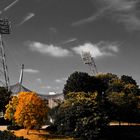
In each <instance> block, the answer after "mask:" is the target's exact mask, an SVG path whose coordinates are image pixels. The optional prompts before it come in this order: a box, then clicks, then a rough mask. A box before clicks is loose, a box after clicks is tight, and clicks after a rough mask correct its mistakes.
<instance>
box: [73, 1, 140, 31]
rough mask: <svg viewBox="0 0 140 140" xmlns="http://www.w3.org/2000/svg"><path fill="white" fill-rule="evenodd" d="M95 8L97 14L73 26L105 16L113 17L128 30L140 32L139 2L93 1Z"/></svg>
mask: <svg viewBox="0 0 140 140" xmlns="http://www.w3.org/2000/svg"><path fill="white" fill-rule="evenodd" d="M91 1H92V3H93V6H95V5H96V6H98V10H97V11H96V13H93V14H92V15H89V17H87V18H85V19H82V20H80V21H77V22H75V23H72V26H78V25H83V24H86V23H89V22H93V21H95V20H97V19H98V18H101V17H103V16H105V17H109V18H110V17H112V19H113V20H114V21H116V22H119V23H122V24H124V26H125V27H126V28H127V29H128V30H140V12H139V6H138V5H140V1H139V0H98V1H96V3H95V0H91Z"/></svg>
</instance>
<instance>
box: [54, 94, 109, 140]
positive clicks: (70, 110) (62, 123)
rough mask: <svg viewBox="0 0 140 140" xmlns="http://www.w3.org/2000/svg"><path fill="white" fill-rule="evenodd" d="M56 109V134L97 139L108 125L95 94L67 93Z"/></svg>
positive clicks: (88, 139) (87, 139) (90, 139)
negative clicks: (65, 98) (66, 96)
mask: <svg viewBox="0 0 140 140" xmlns="http://www.w3.org/2000/svg"><path fill="white" fill-rule="evenodd" d="M68 96H69V97H68V99H67V100H65V101H64V103H62V104H61V105H60V107H59V109H58V113H57V115H56V119H55V122H54V124H55V125H57V134H60V135H66V136H72V137H78V138H80V139H84V140H92V139H94V138H97V137H98V136H99V135H100V134H101V132H102V131H103V130H104V129H105V128H106V126H107V124H108V117H107V116H106V114H105V112H104V111H103V110H102V107H101V105H100V102H99V98H98V94H97V93H84V92H78V93H69V94H68Z"/></svg>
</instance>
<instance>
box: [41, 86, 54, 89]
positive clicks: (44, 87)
mask: <svg viewBox="0 0 140 140" xmlns="http://www.w3.org/2000/svg"><path fill="white" fill-rule="evenodd" d="M41 88H42V89H52V87H51V86H44V85H43V86H41Z"/></svg>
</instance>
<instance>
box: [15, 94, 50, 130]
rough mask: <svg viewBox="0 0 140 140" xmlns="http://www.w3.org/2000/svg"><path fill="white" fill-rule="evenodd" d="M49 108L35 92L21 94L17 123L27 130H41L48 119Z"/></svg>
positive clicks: (16, 116)
mask: <svg viewBox="0 0 140 140" xmlns="http://www.w3.org/2000/svg"><path fill="white" fill-rule="evenodd" d="M47 113H48V106H47V105H46V103H45V101H44V100H43V99H41V98H40V97H39V96H38V95H37V94H36V93H35V92H20V93H19V95H18V105H17V107H16V112H15V114H14V118H15V122H16V123H17V124H18V125H20V126H24V127H25V128H26V129H28V130H30V129H31V128H34V127H37V128H39V127H40V126H41V125H43V124H44V122H45V121H46V119H47Z"/></svg>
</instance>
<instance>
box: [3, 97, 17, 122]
mask: <svg viewBox="0 0 140 140" xmlns="http://www.w3.org/2000/svg"><path fill="white" fill-rule="evenodd" d="M17 104H18V97H17V96H13V97H12V98H11V100H10V101H9V103H8V104H7V105H6V111H5V115H4V118H5V119H6V120H9V121H12V123H15V120H14V114H15V112H16V107H17Z"/></svg>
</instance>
